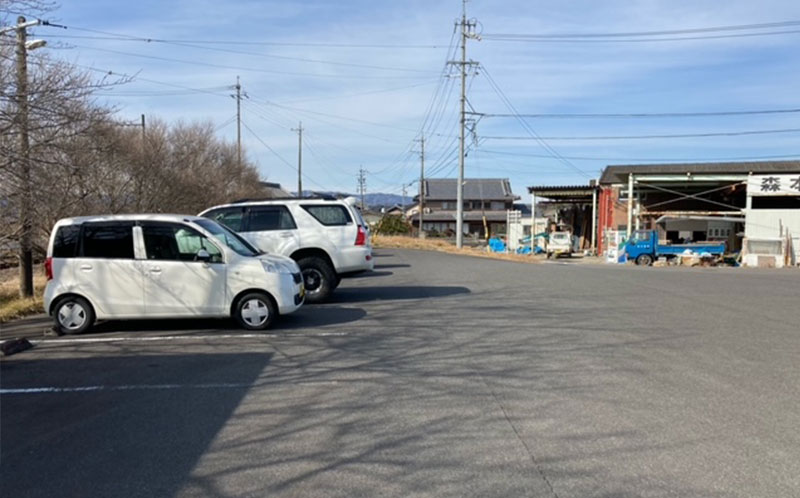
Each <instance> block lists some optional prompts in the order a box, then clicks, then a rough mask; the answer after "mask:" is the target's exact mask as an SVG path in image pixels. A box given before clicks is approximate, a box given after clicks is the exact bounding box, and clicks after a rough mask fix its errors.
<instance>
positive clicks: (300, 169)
mask: <svg viewBox="0 0 800 498" xmlns="http://www.w3.org/2000/svg"><path fill="white" fill-rule="evenodd" d="M292 131H296V132H297V138H298V142H297V197H303V122H302V121H300V125H299V126H298V127H297V128H292Z"/></svg>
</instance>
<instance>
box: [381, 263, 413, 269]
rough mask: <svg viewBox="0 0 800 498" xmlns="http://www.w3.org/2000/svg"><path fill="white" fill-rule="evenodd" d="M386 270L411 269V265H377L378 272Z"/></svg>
mask: <svg viewBox="0 0 800 498" xmlns="http://www.w3.org/2000/svg"><path fill="white" fill-rule="evenodd" d="M385 268H411V265H409V264H405V263H398V264H396V265H375V269H376V270H377V269H385Z"/></svg>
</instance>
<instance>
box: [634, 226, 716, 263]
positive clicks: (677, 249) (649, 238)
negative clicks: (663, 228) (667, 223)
mask: <svg viewBox="0 0 800 498" xmlns="http://www.w3.org/2000/svg"><path fill="white" fill-rule="evenodd" d="M686 252H691V253H694V254H704V253H705V254H710V255H712V256H721V255H723V254H725V242H698V243H691V244H659V243H658V232H656V231H655V230H637V231H635V232H633V235H632V236H631V238H630V240H628V242H626V243H625V253H626V254H627V255H628V259H629V260H633V261H636V264H637V265H645V266H647V265H650V264H652V263H653V261H655V260H656V259H658V257H659V256H666V257H667V258H670V257H674V256H678V255H680V254H685V253H686Z"/></svg>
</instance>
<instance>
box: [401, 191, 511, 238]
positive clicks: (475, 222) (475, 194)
mask: <svg viewBox="0 0 800 498" xmlns="http://www.w3.org/2000/svg"><path fill="white" fill-rule="evenodd" d="M457 181H458V180H456V179H453V178H430V179H426V180H425V181H424V188H423V192H424V201H425V202H424V211H423V216H422V229H423V230H424V231H425V232H429V233H440V234H448V235H450V234H454V233H455V230H456V213H457V206H458V204H457V197H458V192H457V185H458V184H457ZM517 199H519V197H518V196H516V195H514V193H513V192H512V191H511V183H510V182H509V181H508V178H469V179H466V180H464V196H463V201H464V208H463V209H464V211H463V212H464V218H463V220H464V225H463V230H464V233H465V234H468V235H473V236H475V237H480V238H483V237H485V236H486V233H485V229H484V226H485V227H486V228H488V230H489V234H490V235H496V234H505V233H506V220H507V210H509V209H515V207H514V201H515V200H517ZM414 202H415V203H416V204H417V205H419V196H415V197H414ZM484 220H485V221H484ZM410 221H411V223H412V224H413V225H414V226H415V227H417V228H419V209H414V210H412V212H411V216H410Z"/></svg>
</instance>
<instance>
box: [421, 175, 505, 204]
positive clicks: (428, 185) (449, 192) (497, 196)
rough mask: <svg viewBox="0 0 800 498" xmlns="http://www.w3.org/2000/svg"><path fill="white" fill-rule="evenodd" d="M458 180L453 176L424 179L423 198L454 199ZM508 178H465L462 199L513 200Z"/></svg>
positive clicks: (436, 199)
mask: <svg viewBox="0 0 800 498" xmlns="http://www.w3.org/2000/svg"><path fill="white" fill-rule="evenodd" d="M457 182H458V180H456V179H455V178H429V179H427V180H425V199H426V200H431V201H451V200H453V201H454V200H456V197H457V189H456V187H457V185H458V183H457ZM517 198H518V197H517V196H515V195H514V193H513V192H512V191H511V182H509V181H508V178H467V179H465V180H464V200H465V201H472V200H476V201H477V200H486V201H492V200H514V199H517Z"/></svg>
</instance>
